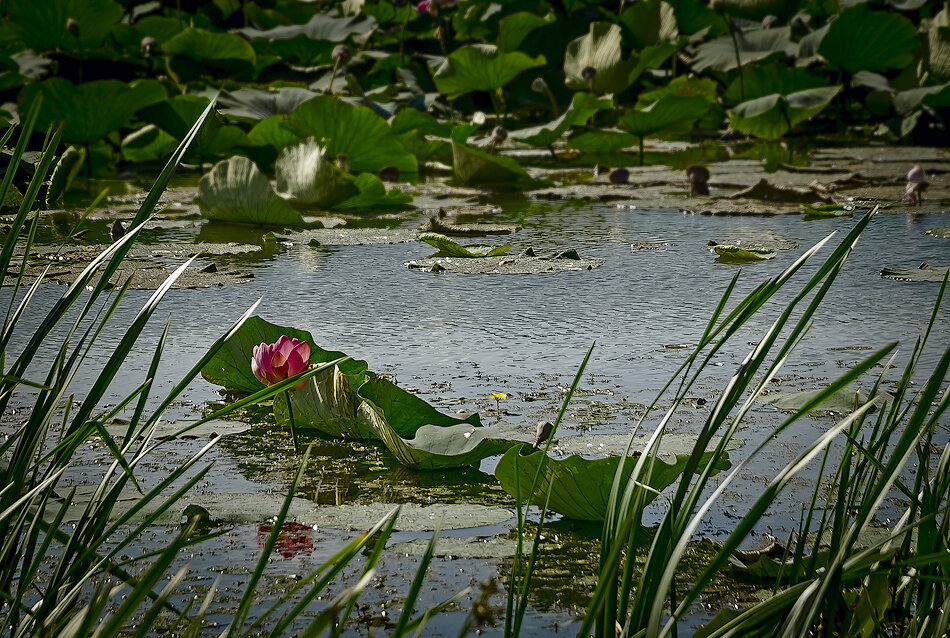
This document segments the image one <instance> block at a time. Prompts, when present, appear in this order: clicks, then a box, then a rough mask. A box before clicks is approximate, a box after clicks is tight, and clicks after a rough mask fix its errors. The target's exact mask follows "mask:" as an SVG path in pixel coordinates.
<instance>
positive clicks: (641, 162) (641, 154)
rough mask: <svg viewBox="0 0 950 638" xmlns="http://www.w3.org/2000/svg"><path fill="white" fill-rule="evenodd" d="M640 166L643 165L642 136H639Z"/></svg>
mask: <svg viewBox="0 0 950 638" xmlns="http://www.w3.org/2000/svg"><path fill="white" fill-rule="evenodd" d="M640 166H643V136H642V135H641V136H640Z"/></svg>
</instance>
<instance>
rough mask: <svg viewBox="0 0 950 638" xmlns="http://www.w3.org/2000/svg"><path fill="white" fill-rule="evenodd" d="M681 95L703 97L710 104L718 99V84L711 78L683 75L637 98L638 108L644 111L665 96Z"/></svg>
mask: <svg viewBox="0 0 950 638" xmlns="http://www.w3.org/2000/svg"><path fill="white" fill-rule="evenodd" d="M670 94H672V95H679V96H680V97H701V98H703V99H705V100H706V101H707V102H709V103H710V104H715V103H716V101H717V99H718V92H717V88H716V82H715V81H713V80H711V79H709V78H694V77H688V76H685V75H681V76H679V77H677V78H674V79H673V80H671V81H670V82H667V83H666V84H665V85H663V86H660V87H658V88H656V89H653V90H652V91H645V92H643V93H641V94H640V95H639V97H638V98H637V108H638V109H644V108H646V107H648V106H649V105H650V104H653V103H654V102H656V101H658V100H659V99H660V98H662V97H663V96H664V95H670Z"/></svg>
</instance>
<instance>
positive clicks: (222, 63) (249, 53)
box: [162, 27, 257, 80]
mask: <svg viewBox="0 0 950 638" xmlns="http://www.w3.org/2000/svg"><path fill="white" fill-rule="evenodd" d="M162 53H164V54H165V55H166V56H167V57H168V58H169V63H168V64H169V71H170V72H172V73H175V74H176V75H178V76H180V77H181V79H182V80H190V79H191V78H192V77H198V76H201V75H208V74H209V73H212V71H211V70H210V69H209V68H208V67H211V68H213V69H221V70H223V71H227V72H228V73H241V72H250V71H252V70H253V69H254V65H255V64H256V63H257V54H256V53H255V52H254V48H253V47H252V46H251V45H250V43H248V41H247V40H245V39H244V38H242V37H240V36H237V35H234V34H231V33H215V32H213V31H206V30H204V29H196V28H194V27H189V28H187V29H185V30H184V31H182V32H181V33H179V34H178V35H176V36H175V37H173V38H172V39H171V40H169V41H168V42H165V43H164V44H162ZM184 60H188V61H190V63H185V62H184Z"/></svg>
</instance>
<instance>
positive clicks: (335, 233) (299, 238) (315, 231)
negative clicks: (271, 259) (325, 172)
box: [278, 227, 419, 246]
mask: <svg viewBox="0 0 950 638" xmlns="http://www.w3.org/2000/svg"><path fill="white" fill-rule="evenodd" d="M418 235H419V233H418V231H416V230H414V229H411V228H345V227H343V228H308V229H306V230H301V231H297V232H293V233H288V234H286V235H281V236H280V237H279V238H278V239H280V240H284V241H289V242H293V243H296V244H302V245H310V246H373V245H378V244H405V243H408V242H411V241H416V239H417V238H418Z"/></svg>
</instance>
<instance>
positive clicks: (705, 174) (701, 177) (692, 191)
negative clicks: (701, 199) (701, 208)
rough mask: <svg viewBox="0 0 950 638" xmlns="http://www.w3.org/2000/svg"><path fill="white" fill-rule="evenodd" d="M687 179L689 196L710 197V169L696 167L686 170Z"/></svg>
mask: <svg viewBox="0 0 950 638" xmlns="http://www.w3.org/2000/svg"><path fill="white" fill-rule="evenodd" d="M686 178H687V179H688V180H689V196H690V197H696V196H697V195H709V183H708V182H709V169H708V168H706V167H705V166H699V165H694V166H690V167H689V168H687V169H686Z"/></svg>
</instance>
